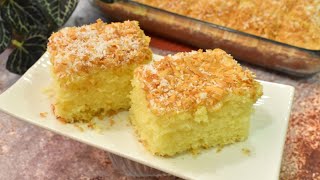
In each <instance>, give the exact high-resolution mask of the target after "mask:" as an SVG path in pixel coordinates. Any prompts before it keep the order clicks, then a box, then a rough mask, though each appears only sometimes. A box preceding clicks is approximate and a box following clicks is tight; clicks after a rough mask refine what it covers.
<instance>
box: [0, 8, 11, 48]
mask: <svg viewBox="0 0 320 180" xmlns="http://www.w3.org/2000/svg"><path fill="white" fill-rule="evenodd" d="M0 11H1V9H0ZM11 36H12V32H11V27H10V25H8V24H7V23H5V22H4V20H3V19H2V18H1V16H0V54H1V53H2V52H3V51H4V50H5V49H6V48H7V47H8V46H9V44H10V41H11Z"/></svg>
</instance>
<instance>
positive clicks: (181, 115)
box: [130, 49, 262, 156]
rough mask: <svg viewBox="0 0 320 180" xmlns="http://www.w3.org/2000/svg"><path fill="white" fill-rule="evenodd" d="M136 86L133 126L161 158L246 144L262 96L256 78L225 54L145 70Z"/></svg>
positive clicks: (180, 57)
mask: <svg viewBox="0 0 320 180" xmlns="http://www.w3.org/2000/svg"><path fill="white" fill-rule="evenodd" d="M132 85H133V90H132V92H131V94H130V98H131V101H132V105H131V108H130V121H131V124H132V125H133V127H134V129H135V131H136V133H137V135H138V137H139V139H140V142H142V143H143V145H144V146H145V147H146V148H147V149H148V150H149V151H150V152H152V153H153V154H156V155H161V156H173V155H175V154H177V153H182V152H185V151H192V152H198V150H200V149H202V148H209V147H223V146H224V145H227V144H232V143H235V142H239V141H243V140H246V139H247V137H248V132H249V125H250V122H249V121H250V115H251V113H252V111H253V104H254V103H255V102H256V101H257V99H258V98H259V97H260V96H261V95H262V86H261V85H260V84H259V83H258V82H257V81H255V80H254V75H253V74H252V73H251V72H250V71H249V70H244V69H242V68H241V66H240V65H239V64H238V63H237V62H236V61H235V60H234V59H233V58H232V56H230V55H228V54H227V53H226V52H224V51H223V50H221V49H215V50H207V51H206V52H203V51H202V50H199V51H197V52H196V51H193V52H189V53H178V54H176V55H173V56H170V55H169V56H166V57H164V58H163V59H161V60H155V61H152V62H151V63H150V64H147V65H142V66H140V67H138V68H137V69H136V70H135V72H134V78H133V80H132Z"/></svg>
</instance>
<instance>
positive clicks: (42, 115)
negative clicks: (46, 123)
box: [40, 112, 48, 118]
mask: <svg viewBox="0 0 320 180" xmlns="http://www.w3.org/2000/svg"><path fill="white" fill-rule="evenodd" d="M47 115H48V112H41V113H40V117H42V118H46V117H47Z"/></svg>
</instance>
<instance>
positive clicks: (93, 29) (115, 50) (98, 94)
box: [48, 20, 152, 122]
mask: <svg viewBox="0 0 320 180" xmlns="http://www.w3.org/2000/svg"><path fill="white" fill-rule="evenodd" d="M149 42H150V38H149V37H148V36H146V35H145V34H144V32H143V31H142V30H141V29H140V27H139V25H138V22H137V21H125V22H123V23H112V24H105V23H103V22H102V21H101V20H98V21H97V23H95V24H91V25H85V26H82V27H67V28H64V29H62V30H60V31H58V32H56V33H54V34H52V35H51V37H50V38H49V43H48V51H49V53H50V56H51V57H50V58H51V59H50V60H51V63H52V77H53V81H54V86H53V89H54V93H55V97H54V98H55V102H54V104H53V106H54V113H55V115H56V116H57V118H58V119H60V120H62V121H64V122H77V121H83V122H88V121H90V120H91V119H92V118H93V117H95V116H97V117H103V116H105V115H107V114H108V113H112V112H114V111H118V110H120V109H128V108H129V107H130V99H129V92H130V91H131V90H132V86H131V80H132V78H133V70H134V69H135V68H136V67H137V66H138V65H141V64H144V63H147V62H149V61H150V60H151V59H152V52H151V50H150V48H149Z"/></svg>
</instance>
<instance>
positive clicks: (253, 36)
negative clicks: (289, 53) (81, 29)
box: [100, 0, 320, 57]
mask: <svg viewBox="0 0 320 180" xmlns="http://www.w3.org/2000/svg"><path fill="white" fill-rule="evenodd" d="M100 1H102V2H104V1H103V0H100ZM117 2H124V3H129V4H133V5H135V6H140V7H143V8H146V9H153V10H156V11H159V12H162V13H166V14H169V15H172V16H177V17H179V18H183V19H186V20H189V21H192V22H196V23H200V24H203V25H206V26H209V27H211V28H215V29H219V30H223V31H228V32H230V33H234V34H239V35H241V36H247V37H250V38H254V39H258V40H261V41H265V42H269V43H272V44H275V45H278V46H283V47H286V48H293V49H296V50H299V51H305V52H307V53H313V54H314V53H316V54H317V56H319V57H320V49H319V50H315V49H306V48H303V47H298V46H293V45H290V44H286V43H283V42H279V41H275V40H272V39H268V38H264V37H261V36H257V35H253V34H249V33H246V32H243V31H238V30H235V29H232V28H228V27H225V26H220V25H217V24H214V23H210V22H206V21H202V20H199V19H195V18H191V17H188V16H183V15H180V14H177V13H174V12H170V11H167V10H164V9H160V8H156V7H152V6H149V5H146V4H142V3H139V2H135V1H132V0H114V1H113V2H111V3H117Z"/></svg>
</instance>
